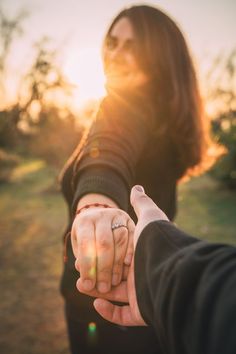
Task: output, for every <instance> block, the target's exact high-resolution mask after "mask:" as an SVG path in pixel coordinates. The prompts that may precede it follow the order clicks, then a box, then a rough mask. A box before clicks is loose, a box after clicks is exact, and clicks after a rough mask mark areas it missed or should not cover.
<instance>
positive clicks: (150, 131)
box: [62, 6, 205, 354]
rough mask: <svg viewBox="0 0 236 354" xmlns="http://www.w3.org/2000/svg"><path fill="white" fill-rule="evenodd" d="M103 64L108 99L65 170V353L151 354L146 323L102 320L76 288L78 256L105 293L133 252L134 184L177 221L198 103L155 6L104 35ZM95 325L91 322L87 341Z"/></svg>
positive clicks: (174, 36)
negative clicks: (125, 325) (180, 187)
mask: <svg viewBox="0 0 236 354" xmlns="http://www.w3.org/2000/svg"><path fill="white" fill-rule="evenodd" d="M103 61H104V72H105V75H106V79H107V82H106V86H107V96H106V97H105V98H104V99H103V101H102V102H101V104H100V107H99V110H98V113H97V116H96V120H95V122H94V123H93V124H92V127H91V129H90V130H89V132H86V133H85V135H84V138H83V139H82V142H81V143H80V145H79V147H78V148H77V150H76V151H75V153H74V154H73V156H72V157H71V158H70V160H69V161H68V163H67V164H66V166H65V169H64V172H63V177H62V190H63V193H64V196H65V198H66V201H67V203H68V206H69V211H70V216H69V225H68V230H67V232H68V231H71V230H72V244H73V251H74V254H73V251H72V245H71V242H70V240H69V242H68V247H67V255H68V261H67V262H66V263H65V268H64V274H63V278H62V293H63V295H64V297H65V302H66V315H67V322H68V330H69V335H70V343H71V350H72V353H83V354H85V353H93V352H94V353H102V354H106V353H129V354H131V353H143V352H144V351H145V352H146V353H150V354H151V353H155V352H158V350H157V347H158V343H156V341H157V339H156V337H155V335H154V333H153V332H152V330H151V329H149V328H123V327H118V326H115V325H112V324H109V323H107V322H105V321H103V320H102V319H101V318H100V317H99V316H98V315H97V314H96V312H95V310H94V309H93V306H92V300H91V299H90V298H88V297H86V296H85V295H82V294H80V293H79V292H78V291H77V290H76V287H75V283H76V281H77V279H78V277H79V273H78V272H77V271H76V269H75V266H74V265H75V259H76V268H77V270H79V271H80V277H81V281H82V282H83V286H84V287H85V288H86V289H87V290H90V289H92V288H94V287H96V288H97V289H98V291H99V292H100V293H106V292H107V291H109V289H110V288H111V286H115V285H117V284H119V282H120V281H121V279H122V276H123V275H124V273H125V271H126V267H127V266H129V264H130V261H131V258H132V248H131V244H132V242H131V238H132V232H133V223H132V221H131V220H128V219H127V217H126V216H125V214H124V213H123V210H125V211H128V213H129V215H130V216H131V217H132V218H133V219H134V214H133V212H132V209H131V207H130V204H129V193H130V189H131V187H132V186H133V185H134V184H141V185H143V186H144V187H145V190H146V192H147V194H149V195H150V196H151V198H152V199H153V200H154V202H155V203H157V204H158V205H159V206H160V208H161V209H163V210H164V212H165V213H166V214H167V216H168V217H169V219H171V220H172V219H173V218H174V216H175V213H176V184H177V182H178V180H179V179H180V178H182V177H183V176H184V175H185V174H186V173H188V171H189V170H190V169H192V168H193V167H195V166H196V165H198V164H199V163H200V161H201V157H202V155H203V152H204V148H205V139H204V129H203V120H202V119H203V114H202V104H201V99H200V95H199V91H198V86H197V79H196V75H195V71H194V68H193V64H192V60H191V57H190V54H189V51H188V48H187V45H186V42H185V40H184V37H183V35H182V33H181V32H180V30H179V28H178V27H177V25H176V24H175V22H174V21H173V20H171V19H170V18H169V17H168V16H167V15H166V14H164V13H163V12H162V11H160V10H158V9H157V8H154V7H150V6H134V7H131V8H128V9H125V10H123V11H122V12H121V13H120V14H119V15H118V16H117V17H116V18H115V19H114V21H113V22H112V24H111V26H110V28H109V29H108V32H107V34H106V36H105V40H104V45H103ZM105 208H107V209H105ZM105 211H106V212H105ZM72 225H73V226H72ZM74 255H75V256H74ZM91 322H95V323H96V325H97V332H96V335H97V338H96V341H95V339H94V341H92V342H91V338H90V337H88V335H89V334H90V332H89V331H88V324H89V323H91ZM124 348H126V351H124Z"/></svg>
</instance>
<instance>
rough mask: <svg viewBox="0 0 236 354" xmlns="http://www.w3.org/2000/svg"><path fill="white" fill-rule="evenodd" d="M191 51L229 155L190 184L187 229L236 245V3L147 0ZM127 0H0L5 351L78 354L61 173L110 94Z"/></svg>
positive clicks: (0, 306) (184, 201)
mask: <svg viewBox="0 0 236 354" xmlns="http://www.w3.org/2000/svg"><path fill="white" fill-rule="evenodd" d="M142 3H148V4H150V5H156V6H158V7H160V8H161V9H162V10H164V11H165V12H167V13H168V14H169V15H170V16H171V17H172V18H173V19H174V20H176V22H177V23H178V25H179V26H180V28H181V29H182V31H183V33H184V35H185V37H186V38H187V41H188V44H189V46H190V49H191V52H192V56H193V58H194V62H195V66H196V70H197V73H198V76H199V79H200V85H201V91H202V95H203V98H204V102H205V106H206V112H207V117H208V119H209V121H210V127H211V135H212V138H213V140H214V142H215V145H214V148H212V151H211V154H212V156H214V154H215V151H214V149H215V146H217V149H219V147H220V149H221V151H223V153H222V154H221V157H219V158H218V159H217V161H216V162H215V163H214V165H213V166H212V167H211V168H210V170H209V171H207V172H206V173H205V174H204V175H202V176H199V177H194V178H192V179H191V180H188V181H186V182H184V183H181V184H180V186H179V190H178V201H179V207H178V216H177V220H176V222H177V224H178V225H179V226H180V227H182V228H183V229H184V230H186V231H188V232H190V233H192V234H195V235H197V236H199V237H202V238H203V239H208V240H216V241H220V242H230V243H236V233H235V229H236V218H235V215H236V36H235V33H236V22H235V13H236V2H235V1H234V0H225V1H224V2H223V1H221V0H208V1H207V2H206V1H203V0H199V1H197V2H196V1H189V0H160V1H148V2H147V1H142ZM133 4H137V1H125V0H114V1H109V0H100V1H92V0H86V1H81V0H66V1H65V0H61V1H56V0H25V1H24V0H20V1H19V0H0V265H1V267H0V287H1V301H0V318H1V330H0V353H2V354H15V353H17V354H27V353H29V354H40V353H44V354H49V353H50V354H51V353H61V354H66V353H68V343H67V336H66V328H65V323H64V317H63V301H62V299H61V297H60V294H59V279H60V273H61V270H62V233H63V229H64V227H65V225H66V217H67V211H66V209H65V205H64V202H63V200H62V197H61V194H60V189H59V185H58V174H59V172H60V170H61V168H62V167H63V164H64V162H65V161H66V159H67V158H68V156H69V155H70V153H71V152H72V151H73V149H74V148H75V146H76V145H77V144H78V142H79V140H80V137H81V134H82V131H83V129H84V128H85V127H86V126H88V125H89V124H90V122H91V119H92V116H93V113H94V112H95V110H96V107H97V103H98V102H99V99H101V97H102V96H103V95H104V93H105V91H104V87H103V85H104V77H103V72H102V63H101V59H100V50H101V44H102V40H103V36H104V34H105V32H106V29H107V27H108V25H109V23H110V22H111V20H112V18H113V17H114V16H115V15H116V14H117V13H118V12H119V11H120V10H121V9H122V8H123V7H125V6H129V5H133Z"/></svg>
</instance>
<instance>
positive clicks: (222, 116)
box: [211, 50, 236, 189]
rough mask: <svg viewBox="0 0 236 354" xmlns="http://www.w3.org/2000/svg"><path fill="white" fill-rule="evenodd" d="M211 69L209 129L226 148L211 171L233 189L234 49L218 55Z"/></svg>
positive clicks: (235, 180)
mask: <svg viewBox="0 0 236 354" xmlns="http://www.w3.org/2000/svg"><path fill="white" fill-rule="evenodd" d="M212 73H214V74H215V76H216V78H215V81H214V89H212V90H211V100H212V101H213V102H214V104H215V106H216V107H217V110H218V111H217V113H216V115H215V117H214V119H213V120H212V133H213V135H214V137H215V139H216V141H217V142H218V143H220V144H221V145H223V146H224V147H225V148H226V151H227V152H226V154H225V155H224V156H222V157H221V158H220V159H219V161H217V163H216V164H215V165H214V166H213V168H212V170H211V175H212V176H213V177H215V178H216V179H218V180H220V181H221V182H223V183H224V184H225V185H226V186H227V187H229V188H232V189H236V50H234V51H233V52H232V53H231V54H230V55H229V56H228V57H227V58H225V59H224V58H221V60H220V58H218V59H217V61H216V65H215V66H214V70H213V71H212ZM212 73H211V74H212Z"/></svg>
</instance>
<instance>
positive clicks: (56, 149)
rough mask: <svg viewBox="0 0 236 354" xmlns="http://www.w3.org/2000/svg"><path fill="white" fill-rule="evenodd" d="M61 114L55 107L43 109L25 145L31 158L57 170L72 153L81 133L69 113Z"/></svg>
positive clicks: (74, 119) (80, 129) (80, 128)
mask: <svg viewBox="0 0 236 354" xmlns="http://www.w3.org/2000/svg"><path fill="white" fill-rule="evenodd" d="M61 114H62V112H61V111H60V110H58V109H57V108H55V107H48V108H45V109H44V110H43V111H42V112H41V113H40V115H39V120H38V122H37V123H36V124H35V127H34V128H35V129H34V130H32V132H33V133H31V134H30V135H29V136H28V141H27V143H26V149H27V150H28V151H29V152H30V154H31V155H32V156H37V157H40V158H43V159H44V160H45V161H47V162H48V163H49V164H50V165H53V166H55V167H58V168H61V167H62V165H63V164H64V162H65V160H66V159H67V158H68V157H69V155H70V154H71V153H72V151H73V150H74V148H75V147H76V145H77V144H78V142H79V140H80V137H81V133H82V127H81V126H80V125H79V124H78V123H77V122H76V118H75V117H74V116H73V115H72V114H71V113H70V112H68V111H65V112H64V115H63V116H61ZM31 127H32V126H31Z"/></svg>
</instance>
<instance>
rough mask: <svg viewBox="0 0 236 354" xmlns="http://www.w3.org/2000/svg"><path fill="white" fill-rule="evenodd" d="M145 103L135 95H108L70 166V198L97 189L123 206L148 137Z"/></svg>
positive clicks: (124, 206) (74, 204)
mask: <svg viewBox="0 0 236 354" xmlns="http://www.w3.org/2000/svg"><path fill="white" fill-rule="evenodd" d="M148 115H149V113H148V105H147V104H146V103H145V102H144V101H142V100H141V101H140V102H139V104H137V96H134V95H132V96H131V95H127V96H126V97H125V96H124V94H122V95H118V94H117V95H109V96H107V97H106V98H105V99H104V100H103V102H102V103H101V105H100V109H99V112H98V114H97V117H96V120H95V122H94V123H93V125H92V127H91V130H90V133H89V134H88V137H87V139H86V142H85V144H84V146H83V148H82V151H81V153H80V156H79V157H78V159H77V161H76V163H75V166H74V186H75V193H74V201H73V209H75V207H76V205H77V202H78V200H79V199H80V198H81V197H82V196H83V195H85V194H87V193H101V194H104V195H107V196H109V197H110V198H112V199H113V200H114V201H115V202H116V203H117V204H118V205H119V206H120V208H122V209H124V210H127V209H128V203H129V192H130V188H131V187H132V185H133V183H134V178H135V167H136V164H137V162H138V159H139V157H140V154H141V153H142V151H143V149H144V146H145V143H146V141H147V139H148V131H149V128H148V123H147V120H148Z"/></svg>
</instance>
